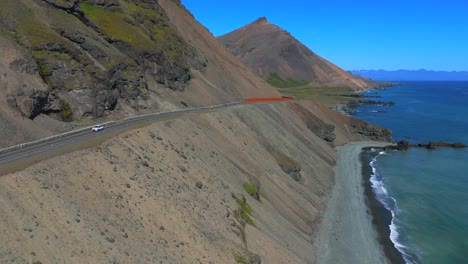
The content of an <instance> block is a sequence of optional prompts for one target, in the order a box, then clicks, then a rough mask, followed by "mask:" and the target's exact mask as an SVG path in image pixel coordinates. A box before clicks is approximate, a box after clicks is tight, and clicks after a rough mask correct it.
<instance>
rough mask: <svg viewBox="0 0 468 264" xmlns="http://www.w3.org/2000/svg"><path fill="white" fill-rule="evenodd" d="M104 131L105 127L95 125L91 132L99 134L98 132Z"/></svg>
mask: <svg viewBox="0 0 468 264" xmlns="http://www.w3.org/2000/svg"><path fill="white" fill-rule="evenodd" d="M103 129H104V126H103V125H95V126H93V127H92V128H91V131H93V132H98V131H101V130H103Z"/></svg>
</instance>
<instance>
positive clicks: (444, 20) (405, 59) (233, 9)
mask: <svg viewBox="0 0 468 264" xmlns="http://www.w3.org/2000/svg"><path fill="white" fill-rule="evenodd" d="M182 3H183V4H184V5H185V6H186V7H187V9H189V10H190V11H191V12H192V14H193V15H194V16H195V18H196V19H197V20H198V21H199V22H200V23H202V24H203V25H204V26H206V27H207V28H208V29H209V30H210V31H211V32H212V33H213V34H214V35H215V36H219V35H222V34H225V33H228V32H230V31H232V30H234V29H237V28H239V27H242V26H244V25H246V24H248V23H250V22H252V21H254V20H256V19H257V18H259V17H261V16H265V17H267V19H268V21H270V22H271V23H273V24H276V25H278V26H280V27H281V28H283V29H285V30H287V31H289V32H290V33H291V34H292V35H293V36H295V37H296V38H297V39H299V40H300V41H301V42H302V43H304V44H305V45H306V46H308V47H309V48H310V49H311V50H313V51H314V52H315V53H317V54H318V55H320V56H322V57H324V58H326V59H328V60H330V61H332V62H333V63H335V64H337V65H338V66H340V67H342V68H343V69H345V70H359V69H385V70H397V69H410V70H417V69H421V68H424V69H428V70H465V71H466V70H468V1H467V0H458V1H454V0H437V1H433V0H427V1H419V0H406V1H403V0H393V1H391V0H383V1H378V0H373V1H370V0H355V1H344V0H320V1H317V0H309V1H307V0H289V1H275V0H270V1H266V0H250V1H249V0H235V1H224V0H217V1H214V0H182Z"/></svg>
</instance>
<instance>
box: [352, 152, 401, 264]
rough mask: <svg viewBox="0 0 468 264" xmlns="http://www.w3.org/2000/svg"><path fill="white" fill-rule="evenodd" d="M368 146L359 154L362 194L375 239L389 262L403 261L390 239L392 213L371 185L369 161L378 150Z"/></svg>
mask: <svg viewBox="0 0 468 264" xmlns="http://www.w3.org/2000/svg"><path fill="white" fill-rule="evenodd" d="M371 149H372V148H370V147H368V148H364V149H363V151H362V153H361V155H360V160H361V165H362V184H363V186H364V195H365V201H366V205H367V207H368V209H369V211H368V212H370V215H371V218H372V225H373V226H374V228H375V230H376V231H377V240H378V241H379V243H380V245H381V246H382V250H383V252H384V254H385V256H386V257H387V258H388V260H389V261H390V262H391V263H403V264H404V263H405V260H404V259H403V256H402V255H401V253H400V252H399V251H398V250H397V249H396V248H395V246H394V244H393V242H392V241H391V240H390V224H391V221H392V214H391V212H390V211H388V210H387V209H386V208H385V207H384V206H383V205H382V203H381V202H380V201H379V200H377V198H376V196H375V194H374V192H373V190H372V186H371V182H370V177H371V175H372V167H371V165H370V162H371V161H372V160H373V159H374V158H375V157H376V155H378V153H379V151H375V152H371Z"/></svg>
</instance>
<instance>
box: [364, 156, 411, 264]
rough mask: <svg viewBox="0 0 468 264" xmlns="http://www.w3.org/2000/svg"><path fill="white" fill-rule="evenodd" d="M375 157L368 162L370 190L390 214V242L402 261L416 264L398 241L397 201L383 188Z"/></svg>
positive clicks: (406, 248) (383, 184) (406, 249)
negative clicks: (370, 170) (369, 167)
mask: <svg viewBox="0 0 468 264" xmlns="http://www.w3.org/2000/svg"><path fill="white" fill-rule="evenodd" d="M386 154H387V153H386V152H384V151H381V152H379V155H386ZM377 157H378V156H376V157H375V158H373V159H372V161H370V163H369V165H370V166H371V168H372V175H371V177H370V182H371V187H372V190H373V192H374V194H375V196H376V197H377V200H379V202H380V203H381V204H382V205H383V206H384V207H385V209H387V210H388V211H389V212H390V213H391V214H392V220H391V222H390V225H389V227H390V240H391V241H392V243H393V245H394V246H395V248H396V249H397V250H398V251H399V252H400V253H401V255H402V256H403V259H404V260H405V262H406V263H407V264H416V261H415V260H414V259H413V257H412V256H411V255H410V253H409V252H408V247H406V246H405V245H403V243H402V242H401V241H400V233H399V232H398V229H399V228H398V225H397V224H396V212H397V211H398V206H397V201H396V200H395V198H393V197H392V196H391V195H389V194H388V190H387V188H385V183H384V181H383V177H382V176H381V175H379V173H378V172H377V168H376V166H375V163H376V162H377Z"/></svg>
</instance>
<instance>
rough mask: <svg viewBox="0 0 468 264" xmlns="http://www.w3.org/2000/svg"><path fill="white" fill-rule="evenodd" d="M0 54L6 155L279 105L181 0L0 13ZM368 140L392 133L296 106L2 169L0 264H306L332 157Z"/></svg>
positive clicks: (96, 0) (101, 142)
mask: <svg viewBox="0 0 468 264" xmlns="http://www.w3.org/2000/svg"><path fill="white" fill-rule="evenodd" d="M0 47H1V49H0V131H1V137H0V148H3V147H6V146H9V145H13V144H16V143H23V142H26V141H30V140H34V139H38V138H43V137H45V136H47V135H51V134H56V133H59V132H61V131H68V130H70V129H73V128H84V127H87V126H89V125H91V124H93V123H100V122H103V121H106V120H110V119H114V120H118V119H120V118H124V117H127V116H133V115H137V114H144V113H148V112H159V111H164V110H166V111H167V110H174V109H177V108H184V107H186V105H188V106H190V107H196V106H203V105H212V104H219V103H223V102H232V101H239V100H242V99H243V98H246V97H275V96H281V95H280V94H279V93H278V92H277V90H276V89H275V88H273V87H271V86H270V85H268V84H267V83H266V82H265V81H264V80H262V79H261V78H260V77H258V76H257V75H255V74H253V73H252V72H250V70H249V69H248V68H247V67H245V66H244V65H243V64H242V63H241V62H240V61H239V60H238V59H237V58H236V57H234V56H233V55H232V54H231V53H230V52H229V51H228V50H227V49H226V48H225V47H224V46H223V45H222V44H221V43H220V42H219V41H218V40H217V39H216V38H214V36H213V35H212V34H211V33H210V32H209V31H208V30H207V29H206V28H205V27H203V26H202V25H200V24H199V23H198V22H197V21H196V20H195V19H194V17H193V16H192V15H191V14H190V12H188V11H187V10H186V9H185V7H184V6H183V5H182V4H181V2H180V1H177V0H157V1H156V0H87V1H81V0H80V1H79V0H68V1H64V0H2V1H0ZM369 139H372V140H380V141H382V140H387V141H388V140H390V133H389V131H388V130H385V129H382V128H379V127H377V126H374V125H370V124H367V123H365V122H363V121H360V120H356V119H353V118H350V117H348V116H345V115H341V114H339V113H337V112H335V111H332V110H330V109H329V108H328V107H326V106H324V105H322V104H320V103H318V102H314V101H305V100H301V101H288V102H283V103H278V104H262V105H238V106H236V107H232V108H226V109H223V110H213V111H211V112H206V113H192V114H187V115H184V116H181V117H177V118H173V117H167V118H164V119H163V120H160V121H158V122H154V123H152V124H145V125H141V126H139V127H138V128H128V130H127V131H125V132H123V133H122V134H120V135H114V134H113V133H110V134H101V135H99V134H97V135H96V136H95V137H93V138H92V140H90V141H86V142H85V143H76V144H72V145H69V146H67V147H66V149H65V150H64V152H66V154H64V155H60V156H56V157H54V155H58V154H57V153H56V152H50V151H49V152H42V153H40V154H38V155H37V156H35V157H31V158H28V159H27V160H21V161H20V162H18V163H13V164H8V165H5V166H4V165H3V164H2V166H0V173H2V172H4V170H8V171H14V172H12V173H8V174H5V175H0V176H1V177H0V190H1V191H0V201H1V204H2V206H1V207H0V237H1V238H2V240H1V242H0V262H2V263H260V262H262V263H315V262H316V256H317V249H316V246H317V236H318V235H317V234H318V231H319V226H320V222H321V219H322V217H323V215H324V210H325V208H326V206H327V199H328V197H330V194H331V192H332V188H333V186H334V183H335V178H334V171H335V164H336V161H337V154H336V150H335V146H337V145H343V144H345V143H347V142H350V141H351V140H369ZM3 155H4V154H2V158H3ZM37 160H42V161H41V162H38V161H37ZM34 163H35V164H34ZM26 164H33V165H31V166H27V165H26Z"/></svg>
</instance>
